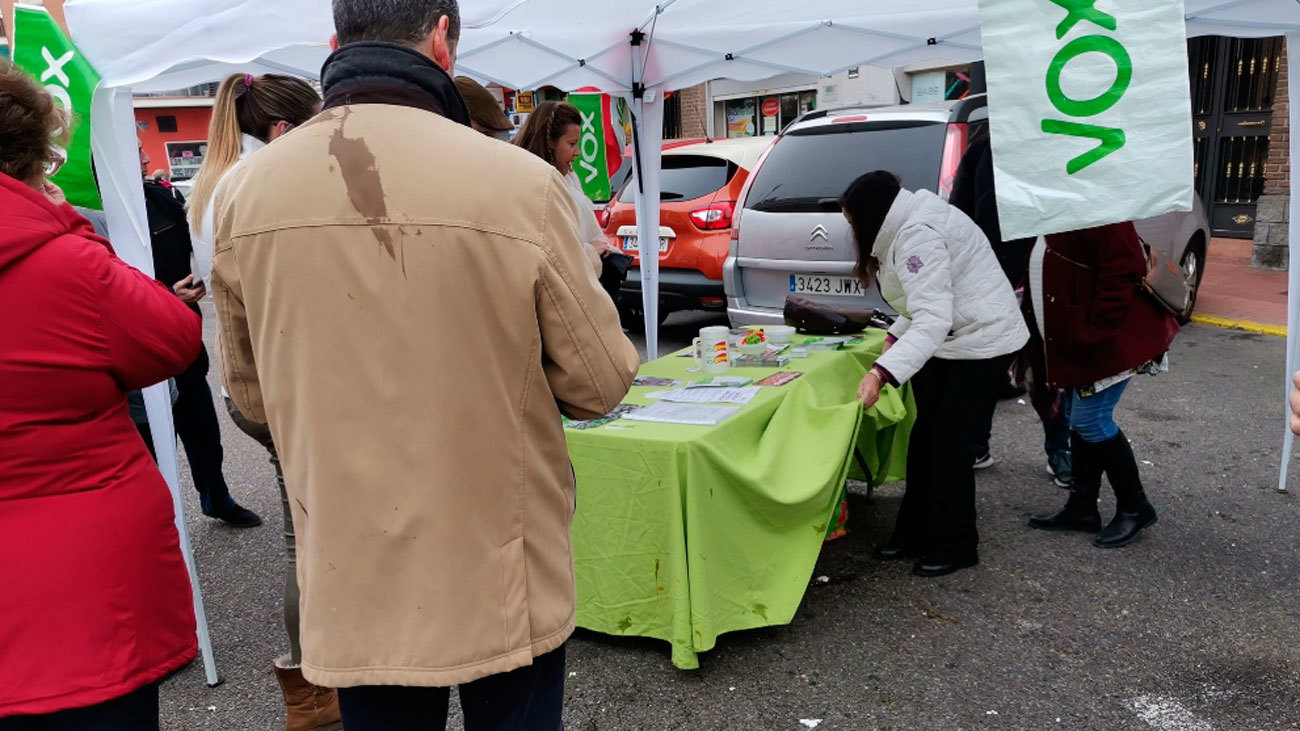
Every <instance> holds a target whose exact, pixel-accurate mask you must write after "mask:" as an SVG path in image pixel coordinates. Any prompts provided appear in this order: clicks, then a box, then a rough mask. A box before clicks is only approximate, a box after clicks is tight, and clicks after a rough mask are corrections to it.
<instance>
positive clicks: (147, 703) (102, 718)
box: [0, 683, 158, 731]
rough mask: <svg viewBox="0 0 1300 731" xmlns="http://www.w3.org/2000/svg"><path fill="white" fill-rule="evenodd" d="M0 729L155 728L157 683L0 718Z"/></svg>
mask: <svg viewBox="0 0 1300 731" xmlns="http://www.w3.org/2000/svg"><path fill="white" fill-rule="evenodd" d="M0 731H158V684H157V683H153V684H150V685H146V686H145V687H143V688H141V689H139V690H137V691H134V692H132V693H127V694H126V695H124V696H121V697H119V698H114V699H113V700H110V701H105V702H103V703H100V704H98V705H94V706H86V707H85V708H70V709H68V710H66V711H57V712H55V713H47V714H45V715H41V716H10V717H9V718H0Z"/></svg>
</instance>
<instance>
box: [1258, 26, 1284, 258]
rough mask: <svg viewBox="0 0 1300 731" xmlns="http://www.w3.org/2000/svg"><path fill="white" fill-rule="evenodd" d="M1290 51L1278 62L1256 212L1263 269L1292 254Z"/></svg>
mask: <svg viewBox="0 0 1300 731" xmlns="http://www.w3.org/2000/svg"><path fill="white" fill-rule="evenodd" d="M1286 53H1287V51H1286V50H1285V49H1284V50H1283V51H1282V56H1281V62H1280V63H1279V65H1278V74H1277V90H1276V91H1275V92H1274V94H1273V124H1272V127H1271V128H1270V129H1269V135H1268V162H1267V163H1266V165H1265V167H1264V194H1263V195H1261V196H1260V197H1259V202H1258V204H1257V207H1256V212H1255V244H1254V247H1253V250H1252V255H1251V264H1252V265H1253V266H1256V267H1259V268H1262V269H1286V268H1287V264H1288V263H1289V260H1290V257H1289V255H1288V249H1287V241H1288V235H1287V227H1288V226H1289V225H1290V224H1289V222H1290V213H1289V211H1290V199H1291V195H1290V192H1291V161H1290V157H1291V124H1290V116H1289V114H1290V107H1291V104H1290V100H1289V99H1288V95H1287V67H1286Z"/></svg>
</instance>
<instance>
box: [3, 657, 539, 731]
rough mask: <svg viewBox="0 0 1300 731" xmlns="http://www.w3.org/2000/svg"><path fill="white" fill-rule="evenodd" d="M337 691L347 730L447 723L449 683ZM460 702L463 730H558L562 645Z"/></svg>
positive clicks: (478, 686)
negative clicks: (432, 685)
mask: <svg viewBox="0 0 1300 731" xmlns="http://www.w3.org/2000/svg"><path fill="white" fill-rule="evenodd" d="M338 693H339V712H340V713H341V714H342V716H343V728H345V729H347V731H416V730H417V729H418V731H428V730H429V729H445V728H446V727H447V705H448V703H450V701H451V688H415V687H407V686H396V685H369V686H361V687H358V688H339V691H338ZM460 705H461V708H462V709H464V711H465V731H507V730H508V731H516V730H517V731H561V729H563V728H564V726H563V711H564V647H563V646H561V647H560V649H558V650H554V651H552V652H548V653H546V654H545V655H542V656H541V657H537V658H534V659H533V664H532V665H529V666H528V667H524V668H519V669H518V670H512V671H510V672H508V673H502V674H500V675H490V676H488V677H486V678H482V679H480V680H475V681H474V682H472V683H466V684H464V685H462V686H460ZM0 731H7V730H6V729H0Z"/></svg>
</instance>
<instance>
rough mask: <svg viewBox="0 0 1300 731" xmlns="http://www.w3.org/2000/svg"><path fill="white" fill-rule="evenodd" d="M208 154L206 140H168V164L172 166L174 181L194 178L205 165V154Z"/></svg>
mask: <svg viewBox="0 0 1300 731" xmlns="http://www.w3.org/2000/svg"><path fill="white" fill-rule="evenodd" d="M206 154H208V143H206V142H168V143H167V165H168V167H170V168H171V173H172V182H180V181H183V180H192V179H193V178H194V176H195V175H198V174H199V168H200V167H202V166H203V156H204V155H206Z"/></svg>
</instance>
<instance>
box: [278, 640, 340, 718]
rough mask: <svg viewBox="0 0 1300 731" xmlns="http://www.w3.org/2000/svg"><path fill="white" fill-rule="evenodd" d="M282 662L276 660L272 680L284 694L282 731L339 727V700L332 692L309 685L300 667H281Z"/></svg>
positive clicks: (331, 690)
mask: <svg viewBox="0 0 1300 731" xmlns="http://www.w3.org/2000/svg"><path fill="white" fill-rule="evenodd" d="M284 659H285V658H282V659H281V660H276V661H275V679H276V680H278V681H280V689H281V690H282V691H284V710H285V721H284V731H314V730H315V729H324V728H339V726H338V725H337V724H338V722H339V699H338V695H337V694H335V693H334V689H333V688H322V687H320V686H318V685H312V684H311V683H310V682H308V681H307V679H306V678H304V677H303V676H302V668H288V667H284V665H285V664H287V662H282V660H284Z"/></svg>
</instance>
